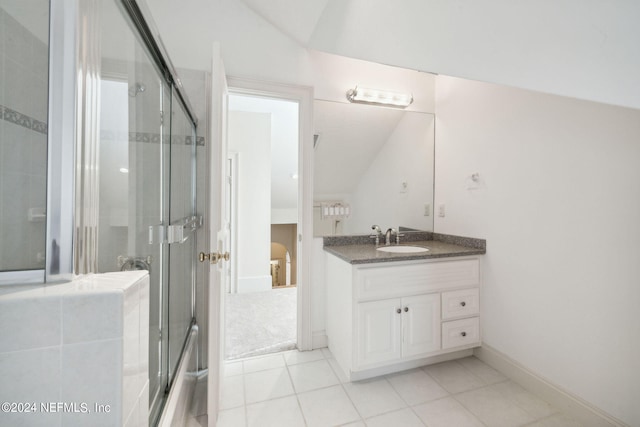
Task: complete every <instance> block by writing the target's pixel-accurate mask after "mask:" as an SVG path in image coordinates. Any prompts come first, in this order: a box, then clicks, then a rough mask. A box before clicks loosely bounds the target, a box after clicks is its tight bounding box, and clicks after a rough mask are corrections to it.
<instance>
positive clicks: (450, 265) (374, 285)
mask: <svg viewBox="0 0 640 427" xmlns="http://www.w3.org/2000/svg"><path fill="white" fill-rule="evenodd" d="M355 276H356V298H358V299H380V298H391V297H398V296H405V295H410V294H418V293H427V292H434V291H440V290H446V289H455V288H460V287H471V286H478V285H479V284H480V260H479V259H477V258H473V259H463V260H455V261H438V262H429V263H421V264H410V265H401V266H392V267H391V266H375V267H369V266H363V267H358V268H357V269H356V275H355Z"/></svg>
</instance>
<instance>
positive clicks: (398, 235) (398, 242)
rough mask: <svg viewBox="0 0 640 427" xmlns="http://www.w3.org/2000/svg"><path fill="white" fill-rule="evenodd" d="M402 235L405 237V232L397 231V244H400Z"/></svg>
mask: <svg viewBox="0 0 640 427" xmlns="http://www.w3.org/2000/svg"><path fill="white" fill-rule="evenodd" d="M401 237H404V233H396V245H399V244H400V238H401Z"/></svg>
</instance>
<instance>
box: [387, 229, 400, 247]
mask: <svg viewBox="0 0 640 427" xmlns="http://www.w3.org/2000/svg"><path fill="white" fill-rule="evenodd" d="M393 236H397V232H396V230H395V229H394V228H389V229H388V230H387V232H386V233H384V244H385V246H389V245H390V244H391V239H393Z"/></svg>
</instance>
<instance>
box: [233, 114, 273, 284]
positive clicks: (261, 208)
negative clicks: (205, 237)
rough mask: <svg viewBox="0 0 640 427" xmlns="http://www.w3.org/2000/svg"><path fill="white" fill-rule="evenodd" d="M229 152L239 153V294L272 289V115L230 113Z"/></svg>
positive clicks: (237, 252) (237, 223)
mask: <svg viewBox="0 0 640 427" xmlns="http://www.w3.org/2000/svg"><path fill="white" fill-rule="evenodd" d="M228 117H229V120H228V135H229V152H230V153H233V152H237V153H239V154H240V155H239V162H238V163H239V164H238V165H237V168H238V182H237V183H236V185H237V188H238V220H237V222H236V227H237V231H238V246H237V248H236V252H235V253H236V254H237V256H238V292H253V291H259V290H269V289H271V275H270V269H269V268H270V267H269V260H270V259H271V257H270V254H271V162H270V159H271V115H270V114H265V113H250V112H245V111H229V116H228Z"/></svg>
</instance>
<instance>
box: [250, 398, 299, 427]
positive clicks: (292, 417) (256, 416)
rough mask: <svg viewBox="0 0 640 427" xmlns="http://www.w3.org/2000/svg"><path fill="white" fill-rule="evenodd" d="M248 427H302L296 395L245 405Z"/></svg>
mask: <svg viewBox="0 0 640 427" xmlns="http://www.w3.org/2000/svg"><path fill="white" fill-rule="evenodd" d="M247 425H248V426H249V427H254V426H255V427H298V426H300V427H304V426H305V423H304V418H302V412H301V411H300V406H299V405H298V399H297V398H296V396H288V397H281V398H279V399H274V400H269V401H267V402H260V403H254V404H252V405H247Z"/></svg>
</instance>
